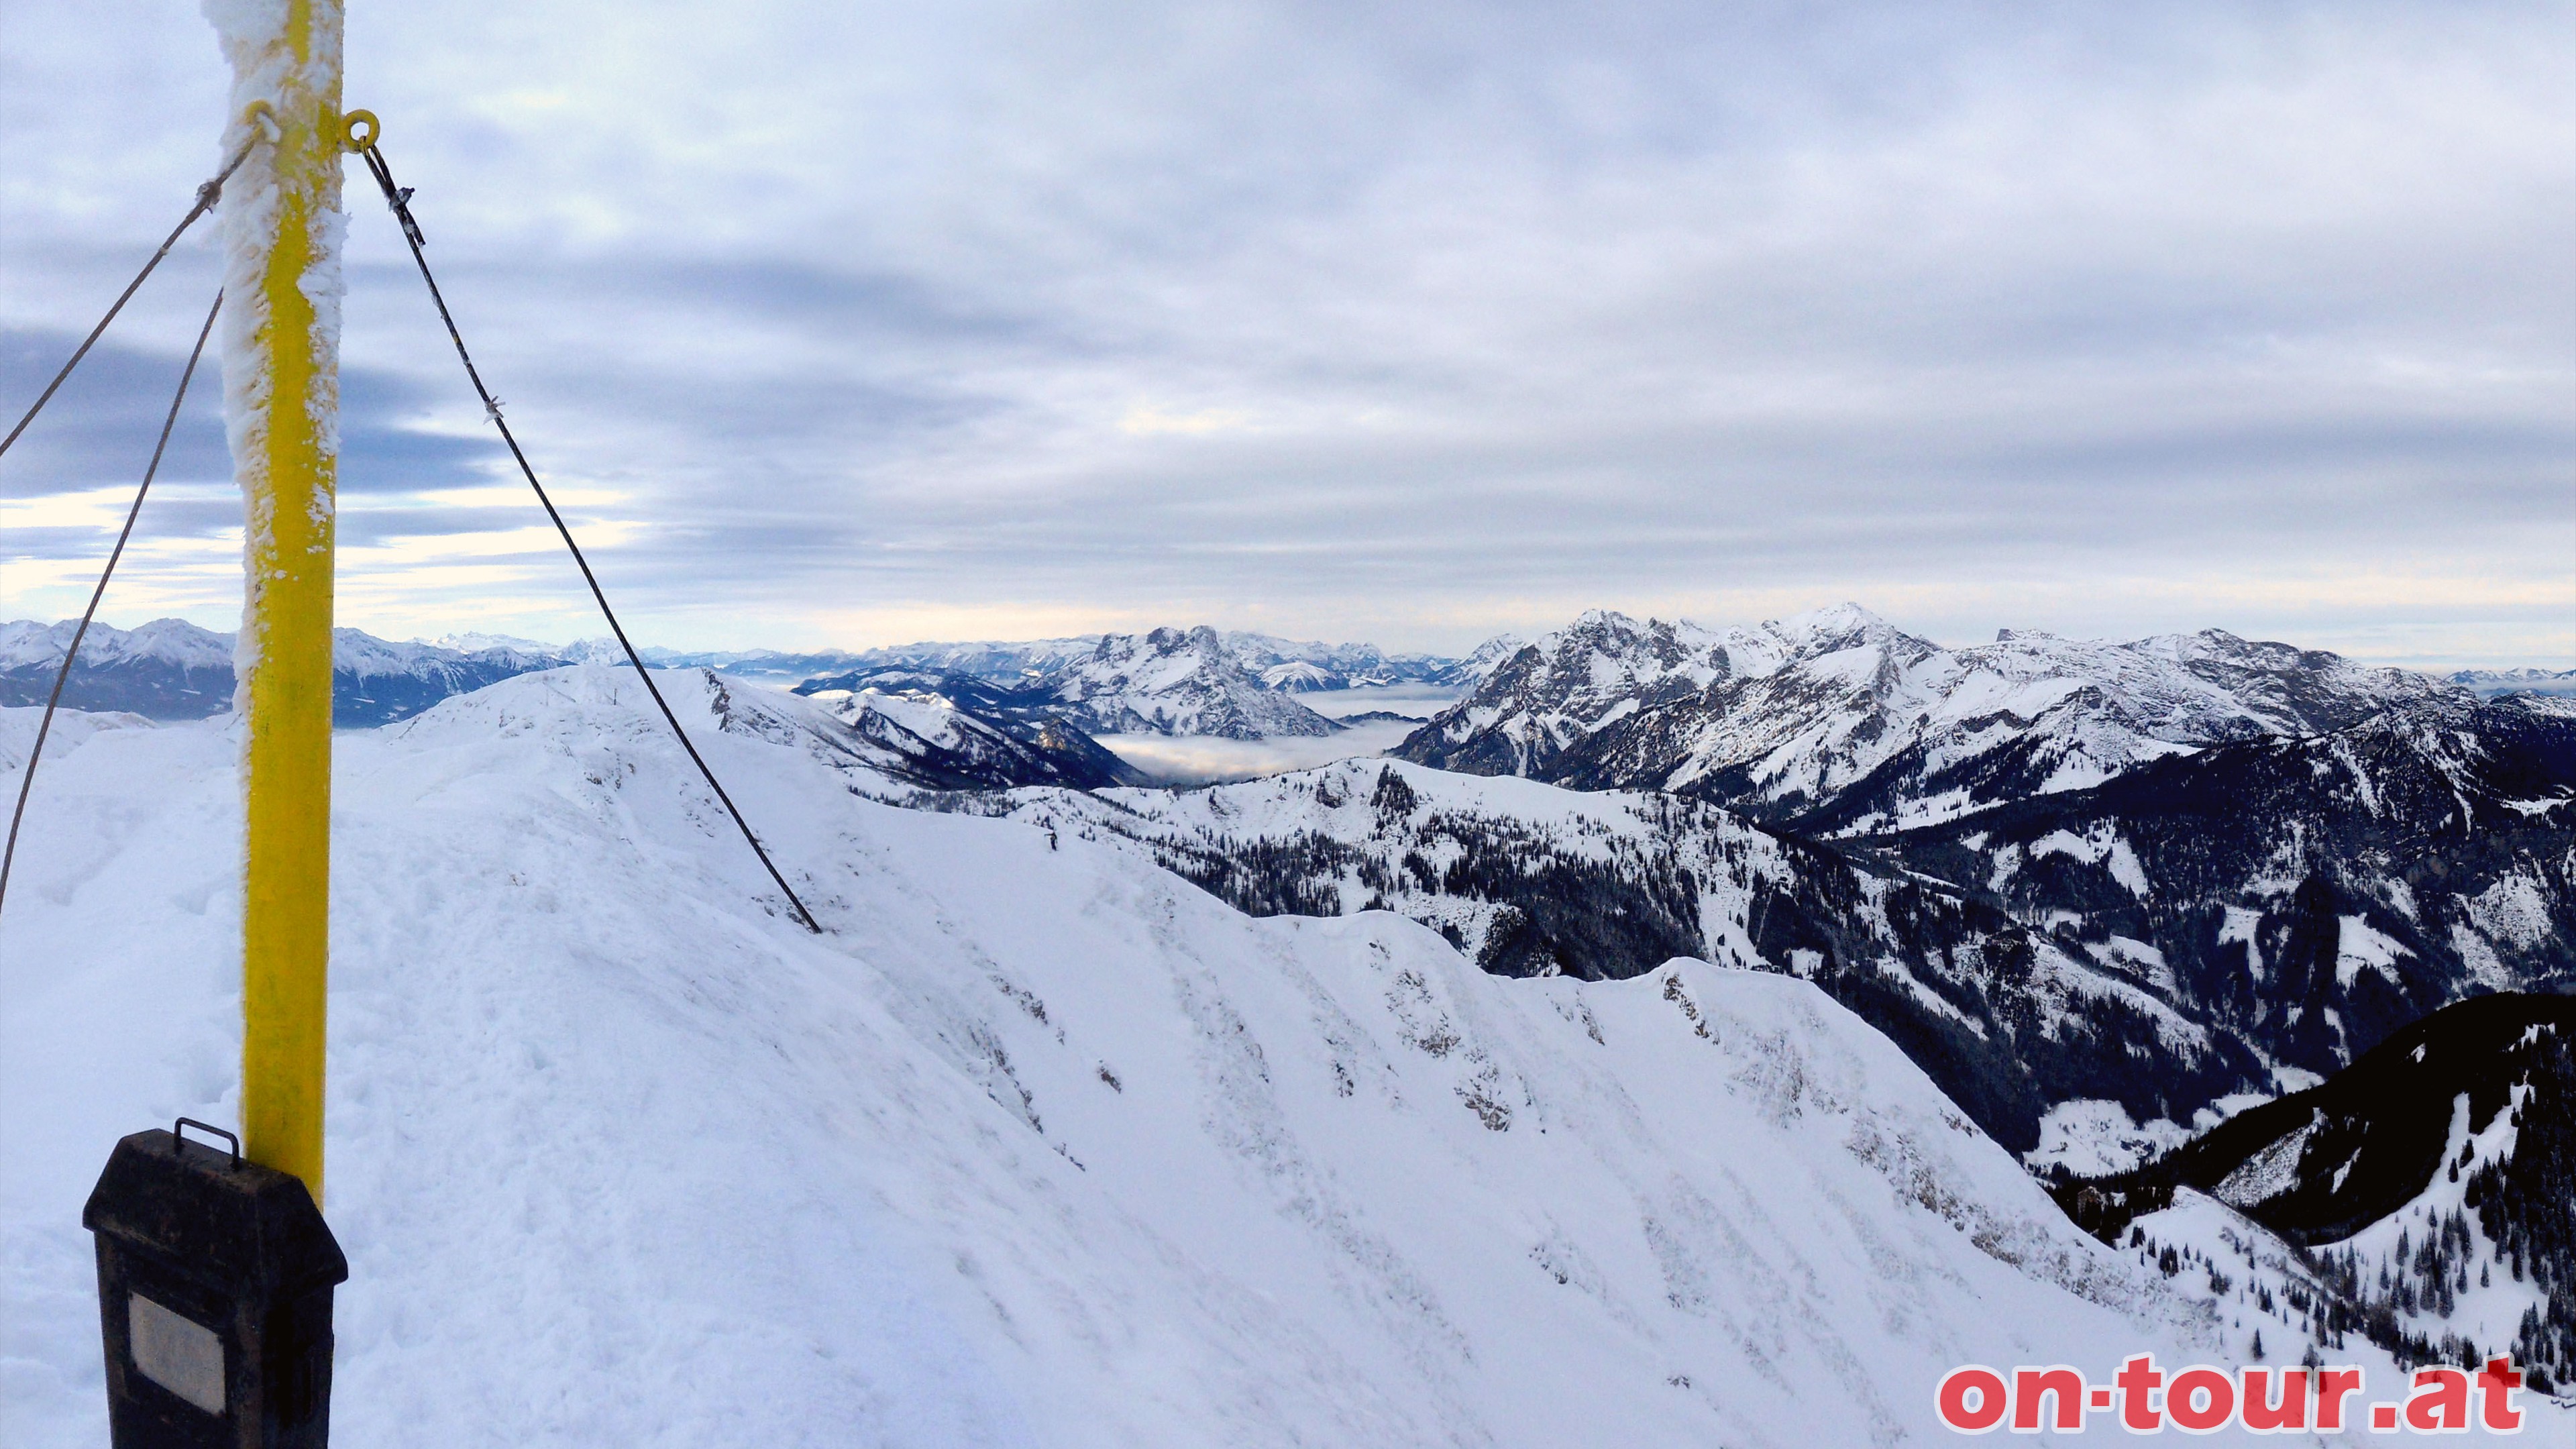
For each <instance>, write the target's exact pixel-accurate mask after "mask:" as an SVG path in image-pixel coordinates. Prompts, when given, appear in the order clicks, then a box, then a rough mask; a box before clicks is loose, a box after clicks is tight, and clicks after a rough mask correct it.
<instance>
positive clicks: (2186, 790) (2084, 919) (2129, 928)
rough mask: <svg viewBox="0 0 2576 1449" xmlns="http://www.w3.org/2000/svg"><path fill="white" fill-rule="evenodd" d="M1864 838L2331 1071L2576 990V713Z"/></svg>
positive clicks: (2474, 721) (2351, 747)
mask: <svg viewBox="0 0 2576 1449" xmlns="http://www.w3.org/2000/svg"><path fill="white" fill-rule="evenodd" d="M1850 848H1852V849H1855V850H1862V851H1866V852H1868V853H1873V854H1877V855H1879V856H1880V857H1881V858H1882V859H1884V860H1886V861H1888V862H1889V863H1890V864H1892V865H1895V866H1897V867H1899V868H1902V869H1905V870H1908V871H1912V872H1916V873H1919V874H1922V875H1927V876H1931V877H1935V878H1938V879H1941V880H1944V881H1947V882H1949V883H1951V884H1952V885H1955V886H1957V887H1959V888H1960V889H1962V890H1964V891H1967V892H1969V893H1971V894H1973V895H1975V896H1976V897H1977V898H1979V899H1982V900H1985V901H1988V902H1990V903H1992V904H1993V905H1995V906H1996V907H1998V908H1999V909H2001V910H2003V911H2005V912H2007V913H2008V914H2010V915H2011V916H2012V917H2013V918H2015V919H2016V920H2020V921H2024V922H2028V923H2030V924H2031V925H2033V926H2034V927H2037V928H2041V929H2045V930H2047V931H2048V932H2049V933H2050V934H2051V935H2053V936H2054V937H2056V938H2057V939H2059V940H2061V941H2063V942H2064V943H2066V945H2067V946H2068V947H2069V949H2071V950H2075V951H2078V952H2080V953H2082V954H2083V955H2084V956H2085V957H2087V958H2088V959H2090V960H2091V961H2093V962H2094V963H2095V964H2096V965H2097V966H2098V967H2099V968H2100V969H2102V970H2104V971H2106V972H2110V973H2113V974H2116V975H2119V976H2121V977H2123V978H2124V979H2128V980H2132V981H2135V982H2137V983H2139V984H2140V985H2141V986H2143V987H2146V988H2147V989H2150V990H2153V991H2155V992H2156V993H2157V994H2158V995H2159V996H2161V997H2163V998H2165V999H2168V1000H2172V1001H2174V1002H2176V1003H2184V1004H2187V1005H2186V1006H2185V1009H2186V1010H2188V1011H2189V1012H2190V1013H2191V1014H2192V1015H2193V1016H2194V1017H2195V1019H2201V1020H2207V1021H2210V1022H2213V1023H2223V1024H2224V1025H2225V1026H2226V1028H2227V1029H2228V1030H2230V1031H2232V1032H2235V1033H2237V1034H2239V1035H2241V1036H2242V1037H2243V1038H2244V1039H2245V1040H2246V1041H2248V1042H2250V1043H2252V1044H2253V1045H2254V1046H2256V1047H2257V1048H2258V1049H2260V1050H2261V1051H2262V1052H2263V1053H2264V1055H2265V1056H2266V1057H2268V1058H2269V1059H2272V1060H2275V1061H2279V1062H2282V1063H2285V1064H2289V1065H2294V1066H2299V1067H2303V1068H2307V1069H2309V1070H2313V1071H2318V1072H2328V1071H2333V1070H2334V1069H2336V1068H2337V1067H2338V1066H2340V1065H2342V1064H2343V1063H2345V1062H2348V1061H2350V1060H2351V1059H2352V1058H2353V1056H2354V1055H2355V1054H2357V1053H2358V1052H2361V1051H2363V1050H2366V1049H2368V1048H2369V1047H2370V1046H2372V1045H2373V1044H2375V1043H2376V1042H2378V1041H2379V1040H2380V1039H2381V1038H2383V1037H2385V1036H2387V1035H2388V1033H2390V1032H2391V1031H2394V1030H2396V1029H2397V1028H2398V1027H2401V1026H2403V1025H2405V1024H2407V1023H2409V1022H2412V1021H2414V1020H2416V1019H2417V1018H2419V1017H2422V1016H2424V1015H2426V1014H2427V1013H2429V1012H2432V1011H2434V1010H2436V1009H2438V1008H2440V1007H2441V1006H2443V1005H2444V1004H2446V1003H2448V1002H2451V1001H2456V1000H2458V999H2460V998H2461V997H2463V996H2465V995H2468V994H2470V993H2472V992H2476V991H2495V990H2508V989H2542V990H2556V989H2571V988H2576V706H2571V705H2570V704H2568V703H2567V702H2565V701H2557V700H2547V699H2508V700H2497V701H2493V702H2486V703H2462V702H2459V701H2456V700H2448V699H2443V700H2432V701H2427V702H2424V703H2421V704H2418V705H2414V706H2411V707H2407V708H2402V709H2396V710H2391V711H2389V712H2387V713H2385V714H2382V715H2379V716H2377V717H2375V718H2373V719H2370V720H2367V721H2365V722H2363V723H2361V724H2359V725H2356V726H2353V727H2352V728H2349V729H2344V730H2338V731H2335V732H2333V733H2330V734H2324V735H2318V736H2314V737H2311V738H2305V739H2264V740H2254V741H2248V742H2244V743H2239V744H2229V745H2219V746H2214V747H2212V748H2210V749H2207V750H2203V751H2199V752H2197V753H2194V754H2191V755H2185V756H2176V757H2173V758H2168V759H2162V760H2156V761H2153V762H2150V763H2148V764H2146V765H2142V766H2140V767H2139V768H2137V769H2135V770H2133V771H2130V772H2129V773H2127V774H2125V775H2122V776H2120V777H2119V778H2117V779H2114V780H2112V781H2110V782H2108V783H2106V784H2103V785H2100V786H2096V787H2094V788H2093V789H2089V790H2076V791H2067V792H2064V793H2060V794H2053V795H2041V796H2036V797H2034V798H2031V799H2027V800H2022V801H2019V802H2016V803H2013V804H2009V805H2003V806H1998V807H1996V808H1993V809H1990V810H1987V811H1984V812H1981V813H1979V814H1977V815H1974V816H1971V817H1968V818H1966V819H1963V820H1956V821H1952V822H1949V823H1947V824H1943V825H1938V826H1932V827H1928V828H1925V829H1920V830H1913V831H1907V832H1903V833H1901V834H1897V835H1895V836H1892V837H1883V838H1879V839H1876V840H1873V841H1871V842H1868V843H1867V844H1865V845H1864V844H1863V843H1860V842H1853V843H1851V845H1850Z"/></svg>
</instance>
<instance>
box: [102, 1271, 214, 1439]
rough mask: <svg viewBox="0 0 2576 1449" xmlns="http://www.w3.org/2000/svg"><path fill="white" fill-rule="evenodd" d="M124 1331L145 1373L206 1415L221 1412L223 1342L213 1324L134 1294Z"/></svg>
mask: <svg viewBox="0 0 2576 1449" xmlns="http://www.w3.org/2000/svg"><path fill="white" fill-rule="evenodd" d="M125 1333H126V1338H127V1340H128V1341H129V1342H131V1343H132V1344H133V1345H134V1366H135V1367H136V1368H138V1369H141V1370H142V1371H143V1376H144V1377H145V1378H147V1379H150V1380H151V1381H152V1382H154V1383H156V1384H159V1385H160V1386H161V1387H163V1388H165V1389H168V1390H169V1391H170V1392H172V1393H174V1394H177V1395H178V1396H179V1397H180V1398H183V1399H186V1400H187V1401H188V1402H189V1403H192V1404H194V1405H196V1406H197V1407H198V1408H200V1409H203V1410H205V1411H206V1412H207V1413H209V1414H220V1413H222V1412H223V1411H224V1341H223V1339H222V1338H221V1337H220V1336H218V1335H217V1334H216V1333H215V1331H214V1330H213V1329H211V1328H208V1327H206V1326H205V1325H203V1324H200V1323H196V1322H192V1321H191V1320H189V1319H186V1318H182V1317H180V1316H179V1315H178V1314H176V1313H173V1312H171V1311H170V1310H169V1309H167V1308H164V1307H162V1306H161V1305H160V1304H158V1303H155V1302H153V1301H152V1300H151V1299H149V1298H146V1297H144V1296H143V1295H142V1294H140V1293H134V1294H129V1295H127V1299H126V1309H125Z"/></svg>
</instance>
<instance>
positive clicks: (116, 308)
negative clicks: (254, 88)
mask: <svg viewBox="0 0 2576 1449" xmlns="http://www.w3.org/2000/svg"><path fill="white" fill-rule="evenodd" d="M259 140H260V132H259V130H258V128H257V127H253V128H252V131H251V134H250V137H249V139H247V140H245V141H243V142H242V143H241V145H240V146H238V147H236V148H235V149H234V151H233V155H232V159H231V160H229V161H226V162H225V163H224V169H223V170H221V171H218V172H216V173H215V174H214V178H213V179H212V180H210V181H208V182H207V183H206V184H205V185H203V186H200V187H198V188H197V204H196V205H194V206H192V207H189V208H188V214H187V215H186V216H183V217H181V218H179V224H178V225H177V226H174V227H172V228H171V229H170V235H169V236H168V237H166V238H164V239H163V240H162V242H161V249H160V250H159V251H157V252H154V253H153V254H152V259H151V260H150V261H147V262H145V263H144V264H143V270H142V271H139V272H137V273H135V274H134V280H133V281H131V282H128V283H126V284H125V290H124V291H122V292H119V293H118V294H117V296H116V301H115V302H114V303H113V304H111V305H110V306H109V307H108V309H107V315H106V316H104V317H101V318H99V319H98V325H97V326H95V327H93V328H91V329H89V336H87V337H84V338H82V339H81V345H80V346H78V347H76V348H74V349H72V356H71V360H70V361H69V362H66V363H64V364H63V369H62V371H60V372H57V373H55V374H54V380H53V381H52V382H49V383H47V384H45V390H44V391H43V392H42V393H39V394H37V396H36V401H35V405H34V406H32V407H30V408H28V409H27V414H26V416H24V417H22V418H20V419H18V426H16V427H14V428H11V429H10V430H9V436H7V437H6V438H0V453H6V452H8V451H9V447H10V445H11V444H13V443H15V442H17V441H18V435H19V434H21V433H23V432H25V431H27V425H28V424H29V423H32V422H34V421H35V420H36V414H38V413H40V412H43V411H44V410H45V404H47V403H49V402H52V401H53V400H54V393H55V392H56V391H57V390H59V389H60V388H61V387H62V385H63V381H64V379H66V378H68V377H70V376H71V375H72V369H73V368H75V367H78V366H80V364H81V359H82V358H84V357H87V356H89V349H90V347H91V345H92V344H94V343H96V342H97V341H98V339H99V337H100V336H101V334H103V333H105V332H106V331H107V324H108V323H110V322H113V321H115V320H116V314H117V313H119V312H122V311H124V310H125V304H126V303H127V302H129V301H132V300H133V298H134V294H135V292H136V291H138V290H140V289H141V288H142V286H143V280H144V278H146V277H149V276H151V275H152V269H153V268H155V267H158V266H160V265H161V259H162V258H164V257H166V256H168V255H170V248H172V247H174V246H177V245H178V244H179V238H180V236H181V235H182V234H183V233H185V232H186V231H187V230H188V228H190V227H192V226H195V225H196V224H197V218H198V217H201V216H204V215H205V214H206V213H207V212H209V211H212V210H214V209H215V203H216V202H218V201H221V200H223V199H224V183H225V182H227V181H230V180H232V178H233V173H234V172H236V171H239V170H240V169H241V164H242V163H243V162H244V161H247V160H249V159H250V148H251V147H252V146H254V145H257V144H258V143H259Z"/></svg>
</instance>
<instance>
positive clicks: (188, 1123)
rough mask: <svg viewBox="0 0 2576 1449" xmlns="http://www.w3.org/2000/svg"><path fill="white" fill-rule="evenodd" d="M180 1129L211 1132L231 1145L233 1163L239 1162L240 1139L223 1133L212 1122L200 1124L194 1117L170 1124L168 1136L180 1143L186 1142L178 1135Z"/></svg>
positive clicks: (185, 1139)
mask: <svg viewBox="0 0 2576 1449" xmlns="http://www.w3.org/2000/svg"><path fill="white" fill-rule="evenodd" d="M182 1127H194V1128H196V1129H197V1130H198V1131H200V1132H212V1133H213V1134H215V1135H216V1136H218V1137H220V1138H222V1139H224V1140H225V1141H226V1142H229V1143H231V1144H232V1145H233V1161H235V1162H239V1161H241V1139H240V1138H238V1137H235V1136H234V1135H233V1134H231V1133H229V1132H227V1131H225V1130H224V1129H222V1128H221V1127H218V1126H216V1125H215V1124H214V1123H212V1122H200V1121H198V1120H197V1119H196V1118H194V1117H182V1118H180V1119H179V1120H178V1121H176V1122H173V1123H171V1124H170V1135H171V1136H173V1137H177V1138H179V1140H180V1141H182V1142H185V1141H187V1140H188V1139H187V1138H186V1137H184V1136H181V1135H180V1132H179V1129H180V1128H182Z"/></svg>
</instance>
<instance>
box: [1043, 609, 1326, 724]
mask: <svg viewBox="0 0 2576 1449" xmlns="http://www.w3.org/2000/svg"><path fill="white" fill-rule="evenodd" d="M1015 698H1016V699H1018V700H1019V701H1020V702H1021V703H1022V704H1023V706H1024V707H1026V708H1028V709H1031V710H1033V711H1037V712H1042V713H1045V714H1048V715H1051V716H1053V717H1055V718H1058V719H1063V720H1066V721H1068V722H1070V723H1072V724H1075V725H1077V726H1079V727H1080V728H1082V729H1085V730H1087V731H1090V732H1091V733H1094V734H1141V733H1154V734H1168V735H1219V736H1224V737H1227V738H1231V739H1259V738H1263V737H1265V736H1271V735H1309V736H1311V735H1328V734H1331V733H1333V732H1334V731H1335V730H1337V729H1339V728H1340V726H1339V725H1336V724H1334V723H1333V722H1332V721H1331V720H1329V719H1326V718H1325V717H1324V716H1322V715H1320V714H1317V713H1315V712H1314V711H1313V710H1311V709H1308V708H1306V707H1305V706H1304V705H1302V704H1299V703H1298V702H1297V701H1296V700H1294V699H1292V698H1290V697H1288V696H1287V695H1285V694H1282V693H1279V692H1278V691H1275V690H1273V689H1271V688H1270V687H1269V686H1267V685H1266V684H1264V683H1263V682H1262V681H1261V679H1260V678H1259V677H1258V676H1256V675H1254V674H1253V673H1252V671H1251V670H1249V669H1248V668H1246V667H1245V666H1244V663H1243V660H1242V659H1241V658H1240V657H1239V656H1238V655H1237V654H1236V653H1235V652H1234V651H1233V650H1232V649H1230V648H1229V647H1227V644H1226V642H1225V640H1224V639H1223V638H1222V637H1220V636H1219V635H1218V634H1217V632H1216V630H1214V629H1212V628H1209V627H1208V626H1206V625H1204V624H1202V625H1200V626H1198V627H1197V628H1194V629H1170V628H1164V629H1156V630H1153V631H1152V632H1150V633H1146V634H1141V635H1140V634H1108V635H1103V636H1102V637H1101V640H1100V642H1099V644H1098V645H1097V646H1095V647H1094V648H1093V650H1092V652H1091V655H1090V657H1088V658H1086V659H1084V660H1082V661H1080V662H1078V663H1075V664H1072V665H1069V666H1067V667H1065V668H1063V669H1060V670H1057V671H1056V672H1054V673H1052V674H1048V675H1043V676H1040V677H1039V678H1037V679H1034V680H1032V681H1031V682H1030V684H1029V685H1028V686H1027V687H1026V688H1025V689H1023V690H1021V691H1019V693H1018V694H1017V695H1016V696H1015Z"/></svg>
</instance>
